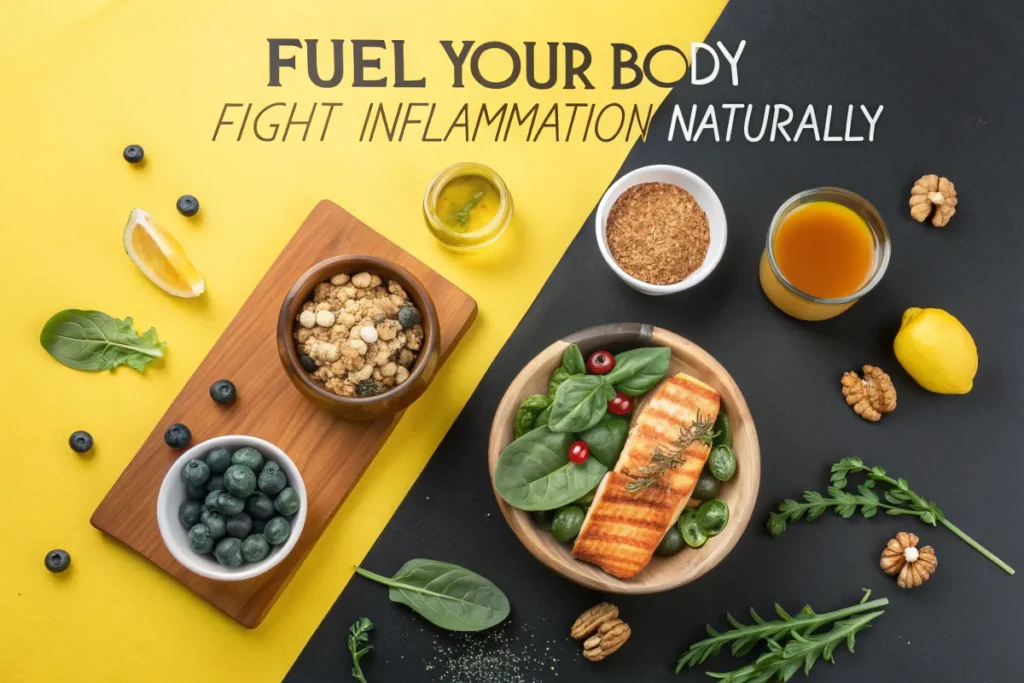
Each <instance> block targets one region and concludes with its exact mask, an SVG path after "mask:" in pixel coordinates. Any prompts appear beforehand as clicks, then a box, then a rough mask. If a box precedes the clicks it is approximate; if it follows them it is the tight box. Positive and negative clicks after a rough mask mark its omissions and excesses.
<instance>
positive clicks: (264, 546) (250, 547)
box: [242, 533, 270, 562]
mask: <svg viewBox="0 0 1024 683" xmlns="http://www.w3.org/2000/svg"><path fill="white" fill-rule="evenodd" d="M269 554H270V544H269V543H267V539H266V538H264V537H263V534H259V533H256V534H252V535H251V536H248V537H246V539H245V540H244V541H242V559H243V560H245V561H246V562H259V561H260V560H262V559H263V558H264V557H266V556H267V555H269Z"/></svg>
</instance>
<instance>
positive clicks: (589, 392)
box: [548, 375, 615, 432]
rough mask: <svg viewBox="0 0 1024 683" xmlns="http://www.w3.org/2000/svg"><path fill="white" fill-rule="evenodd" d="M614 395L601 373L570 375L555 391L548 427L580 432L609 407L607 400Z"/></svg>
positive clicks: (595, 420)
mask: <svg viewBox="0 0 1024 683" xmlns="http://www.w3.org/2000/svg"><path fill="white" fill-rule="evenodd" d="M613 398H615V390H614V389H612V387H611V386H609V385H608V384H607V383H606V382H605V381H604V378H603V377H599V376H598V375H585V376H583V377H570V378H569V379H567V380H565V381H564V382H563V383H562V385H561V386H560V387H558V391H557V392H556V393H555V402H554V403H552V404H551V421H550V422H548V427H550V428H551V431H553V432H582V431H583V430H585V429H590V428H591V427H593V426H594V425H595V424H597V421H598V420H600V419H601V417H603V416H604V414H605V412H606V411H607V410H608V401H610V400H612V399H613Z"/></svg>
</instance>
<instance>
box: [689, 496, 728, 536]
mask: <svg viewBox="0 0 1024 683" xmlns="http://www.w3.org/2000/svg"><path fill="white" fill-rule="evenodd" d="M728 523H729V506H728V505H727V504H726V503H725V501H724V500H718V499H717V498H716V499H715V500H709V501H707V502H705V503H701V506H700V507H699V508H697V528H698V529H700V531H701V533H703V534H704V535H705V536H717V535H718V534H720V533H722V531H723V530H724V529H725V527H726V525H727V524H728Z"/></svg>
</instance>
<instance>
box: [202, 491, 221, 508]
mask: <svg viewBox="0 0 1024 683" xmlns="http://www.w3.org/2000/svg"><path fill="white" fill-rule="evenodd" d="M220 493H221V490H220V489H212V490H211V491H210V492H209V493H207V494H206V499H205V500H204V501H203V509H204V510H214V511H216V509H217V495H218V494H220Z"/></svg>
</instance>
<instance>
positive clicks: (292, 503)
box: [274, 486, 299, 515]
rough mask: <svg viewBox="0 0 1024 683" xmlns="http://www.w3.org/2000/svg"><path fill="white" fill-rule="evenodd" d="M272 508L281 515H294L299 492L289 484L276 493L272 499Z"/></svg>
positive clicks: (296, 509)
mask: <svg viewBox="0 0 1024 683" xmlns="http://www.w3.org/2000/svg"><path fill="white" fill-rule="evenodd" d="M274 508H275V509H276V510H277V511H278V512H280V513H281V514H282V515H294V514H295V513H296V511H298V509H299V494H298V493H296V492H295V489H293V488H292V487H290V486H289V487H288V488H286V489H284V490H283V491H281V493H279V494H277V498H275V499H274Z"/></svg>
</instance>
